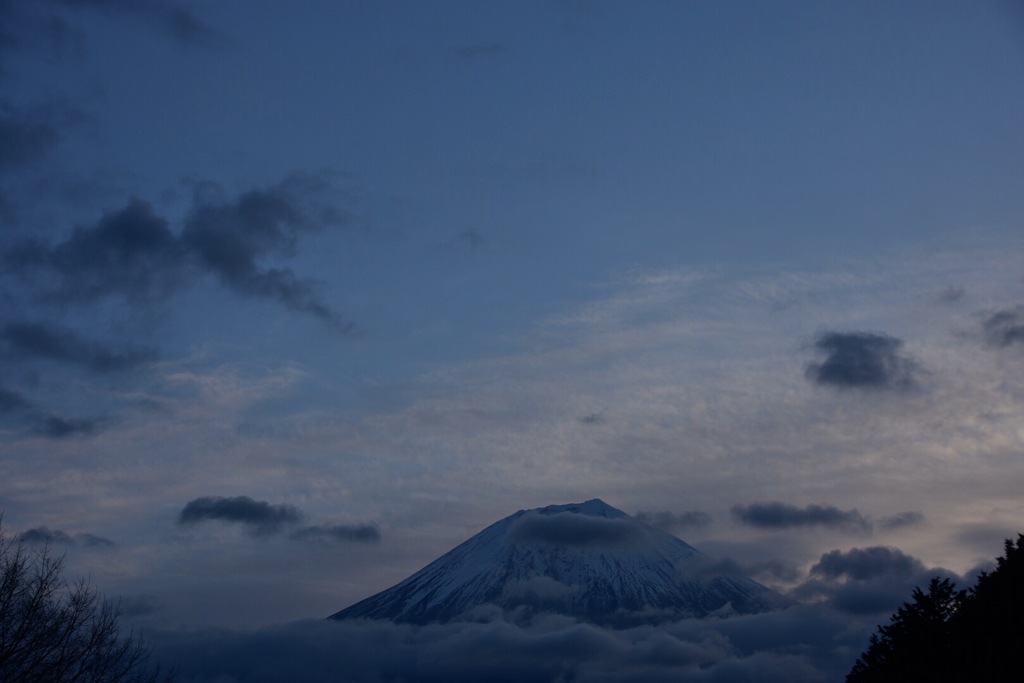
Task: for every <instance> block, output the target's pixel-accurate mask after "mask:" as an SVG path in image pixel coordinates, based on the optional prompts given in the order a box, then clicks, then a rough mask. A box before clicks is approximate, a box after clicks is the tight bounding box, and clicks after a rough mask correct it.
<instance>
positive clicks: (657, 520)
mask: <svg viewBox="0 0 1024 683" xmlns="http://www.w3.org/2000/svg"><path fill="white" fill-rule="evenodd" d="M633 518H634V519H636V520H637V521H640V522H643V523H644V524H649V525H650V526H653V527H656V528H658V529H661V530H662V531H668V532H673V531H680V530H683V529H691V528H694V527H705V526H707V525H708V524H710V523H711V515H709V514H708V513H706V512H701V511H700V510H688V511H686V512H681V513H679V514H674V513H671V512H665V511H660V512H638V513H636V514H635V515H633Z"/></svg>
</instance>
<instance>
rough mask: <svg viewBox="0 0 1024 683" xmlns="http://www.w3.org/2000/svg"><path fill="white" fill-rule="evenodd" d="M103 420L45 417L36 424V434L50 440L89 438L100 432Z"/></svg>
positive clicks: (57, 416) (56, 416)
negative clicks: (77, 437)
mask: <svg viewBox="0 0 1024 683" xmlns="http://www.w3.org/2000/svg"><path fill="white" fill-rule="evenodd" d="M101 426H102V420H98V419H80V418H71V417H61V416H60V415H44V416H42V417H41V418H39V420H38V421H37V422H36V426H35V432H36V434H39V435H40V436H45V437H47V438H49V439H66V438H69V437H73V436H89V435H91V434H95V433H96V432H98V431H99V430H100V427H101Z"/></svg>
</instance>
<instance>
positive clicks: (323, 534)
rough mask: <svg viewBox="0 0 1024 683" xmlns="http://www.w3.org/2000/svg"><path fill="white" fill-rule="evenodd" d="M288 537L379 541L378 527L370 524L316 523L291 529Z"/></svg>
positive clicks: (317, 539) (307, 539) (299, 539)
mask: <svg viewBox="0 0 1024 683" xmlns="http://www.w3.org/2000/svg"><path fill="white" fill-rule="evenodd" d="M289 538H291V539H293V540H296V541H342V542H355V543H377V542H379V541H380V529H378V528H377V527H376V526H374V525H372V524H317V525H314V526H307V527H303V528H301V529H298V530H296V531H293V532H292V533H291V534H289Z"/></svg>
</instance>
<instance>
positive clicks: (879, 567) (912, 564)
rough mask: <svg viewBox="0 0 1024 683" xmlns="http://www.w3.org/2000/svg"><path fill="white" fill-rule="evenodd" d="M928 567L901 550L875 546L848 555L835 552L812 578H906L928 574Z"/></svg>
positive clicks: (825, 557) (815, 569) (816, 568)
mask: <svg viewBox="0 0 1024 683" xmlns="http://www.w3.org/2000/svg"><path fill="white" fill-rule="evenodd" d="M924 568H925V567H924V564H922V563H921V561H920V560H918V559H917V558H916V557H911V556H910V555H906V554H904V553H903V551H901V550H900V549H898V548H889V547H885V546H872V547H870V548H853V549H851V550H849V551H847V552H845V553H844V552H842V551H840V550H832V551H830V552H827V553H825V554H824V555H822V556H821V559H820V560H819V561H818V562H817V563H816V564H815V565H814V566H813V567H811V575H812V576H823V577H825V578H830V579H835V578H840V577H844V576H845V577H849V578H851V579H854V580H857V581H865V580H867V579H874V578H879V577H898V578H905V577H908V576H912V575H913V574H915V573H917V572H921V571H924Z"/></svg>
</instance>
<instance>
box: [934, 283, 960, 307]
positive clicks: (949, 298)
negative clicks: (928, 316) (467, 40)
mask: <svg viewBox="0 0 1024 683" xmlns="http://www.w3.org/2000/svg"><path fill="white" fill-rule="evenodd" d="M966 294H967V290H966V289H964V288H963V287H946V288H945V289H944V290H942V291H941V292H939V294H938V300H939V303H943V304H955V303H956V302H957V301H960V300H961V299H963V298H964V296H965V295H966Z"/></svg>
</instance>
